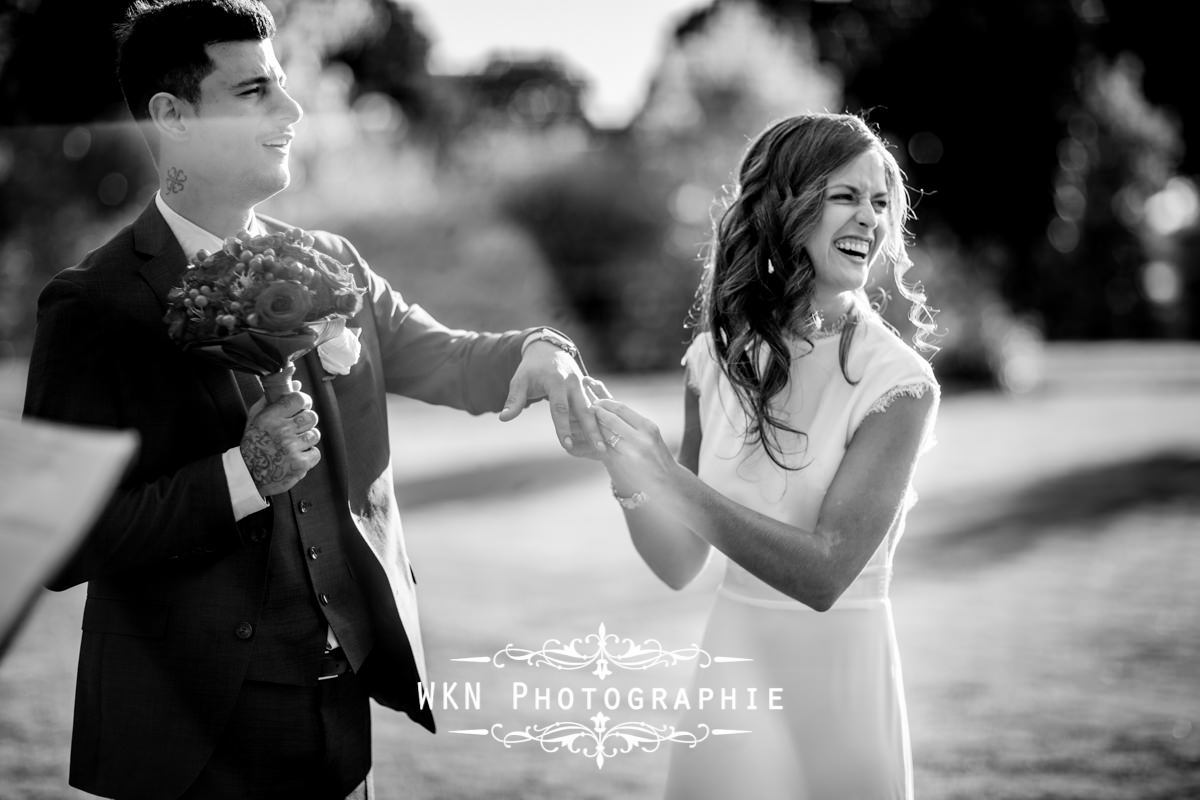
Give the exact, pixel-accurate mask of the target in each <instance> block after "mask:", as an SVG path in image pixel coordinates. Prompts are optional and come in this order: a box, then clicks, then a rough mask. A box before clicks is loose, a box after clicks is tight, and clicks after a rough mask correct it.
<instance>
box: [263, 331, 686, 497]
mask: <svg viewBox="0 0 1200 800" xmlns="http://www.w3.org/2000/svg"><path fill="white" fill-rule="evenodd" d="M291 388H292V392H291V393H289V394H286V395H284V396H283V397H282V398H280V400H279V401H278V402H276V403H273V404H271V405H267V404H266V401H265V400H264V399H260V400H259V401H258V402H256V403H255V404H254V405H253V406H252V407H251V408H250V410H249V412H248V414H247V417H248V419H247V422H246V429H245V431H244V433H243V434H242V441H241V454H242V460H243V461H245V463H246V467H247V469H248V470H249V472H250V477H251V478H252V479H253V480H254V483H255V485H256V486H257V487H258V490H259V492H260V493H261V494H262V496H263V497H269V496H271V495H274V494H280V493H283V492H286V491H288V490H290V489H291V488H292V487H293V486H295V485H296V484H297V483H299V482H300V480H301V479H302V478H303V477H304V476H305V475H306V474H307V473H308V471H309V470H310V469H312V468H313V467H315V466H316V465H317V464H318V463H319V462H320V460H321V452H320V450H318V449H317V444H318V443H319V442H320V441H321V432H320V430H319V429H318V428H317V423H318V418H317V413H316V412H315V411H313V410H312V398H310V397H309V396H308V395H307V394H305V393H303V392H302V391H300V384H299V382H297V381H293V382H292V387H291ZM542 399H545V400H547V401H548V403H549V406H550V416H551V419H552V421H553V423H554V430H555V433H556V435H557V436H558V441H559V442H560V444H561V445H562V447H563V449H564V450H566V451H567V452H568V453H570V454H571V455H574V456H578V457H582V458H591V459H596V460H600V461H603V462H604V464H605V467H606V468H607V469H608V471H609V473H610V475H611V476H612V478H613V482H614V485H617V486H618V487H619V486H620V485H637V484H639V483H641V484H645V483H647V482H650V483H657V481H658V480H661V478H662V477H664V475H665V473H666V471H667V469H668V468H669V467H670V466H671V465H674V464H675V460H674V458H673V457H672V456H671V454H670V451H669V450H668V448H667V446H666V444H665V443H664V442H663V439H662V435H661V433H660V432H659V429H658V427H657V426H656V425H655V424H654V423H653V422H651V421H650V420H648V419H646V418H645V417H643V416H641V415H640V414H638V413H637V412H636V411H634V410H633V409H631V408H629V407H628V406H626V405H624V404H623V403H619V402H617V401H616V400H613V399H612V395H611V394H610V393H609V391H608V389H607V388H606V387H605V386H604V384H603V383H602V382H601V381H598V380H596V379H595V378H591V377H588V376H585V375H583V374H582V373H581V372H580V370H579V367H578V365H577V364H576V362H575V360H574V359H573V358H571V357H570V356H569V355H568V354H567V353H565V352H563V351H562V350H560V349H559V348H557V347H555V346H553V345H551V344H547V343H545V342H534V343H533V344H531V345H530V346H529V347H528V348H526V351H525V354H524V355H523V357H522V359H521V363H520V366H518V368H517V371H516V373H515V374H514V375H513V378H512V381H511V383H510V384H509V393H508V398H507V399H506V400H505V403H504V410H503V411H501V413H500V420H501V421H508V420H512V419H515V418H516V417H518V416H519V415H520V414H521V412H522V411H523V410H524V409H525V408H526V407H527V406H528V405H530V404H532V403H534V402H537V401H538V400H542ZM639 490H640V489H639Z"/></svg>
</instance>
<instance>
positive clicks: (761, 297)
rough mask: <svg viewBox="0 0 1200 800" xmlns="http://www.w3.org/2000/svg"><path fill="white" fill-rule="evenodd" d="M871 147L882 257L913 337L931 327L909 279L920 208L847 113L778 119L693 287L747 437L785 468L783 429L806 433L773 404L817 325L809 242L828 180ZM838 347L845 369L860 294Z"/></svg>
mask: <svg viewBox="0 0 1200 800" xmlns="http://www.w3.org/2000/svg"><path fill="white" fill-rule="evenodd" d="M871 150H874V151H875V152H877V153H879V154H880V155H881V156H882V158H883V162H884V167H885V171H886V178H887V193H888V205H887V209H886V211H885V212H884V213H885V214H886V217H887V230H886V235H885V237H884V239H883V241H882V242H881V246H880V253H879V255H878V256H877V257H878V258H880V259H882V260H883V261H884V262H885V263H890V264H891V265H892V269H893V270H894V274H895V279H896V287H897V289H898V291H899V292H900V293H901V294H902V295H903V296H904V297H905V298H906V299H908V301H909V302H910V303H911V304H912V306H911V308H910V309H909V315H908V316H909V319H910V320H911V321H912V322H913V324H914V325H916V327H917V335H916V336H915V337H914V341H915V343H916V344H917V345H918V347H921V348H922V349H931V348H932V345H930V344H929V343H928V342H927V341H926V337H928V336H929V335H930V334H931V333H933V331H934V325H933V323H932V312H931V311H930V310H929V309H928V308H927V307H926V305H925V302H926V298H925V295H924V293H923V291H922V290H921V287H920V286H919V285H909V284H906V283H905V282H904V274H905V272H907V271H908V269H909V267H911V266H912V261H911V260H910V259H909V257H908V251H907V239H908V228H907V226H908V222H909V220H910V218H911V216H912V210H911V207H910V204H909V199H908V189H907V188H906V186H905V184H904V174H903V173H902V172H901V170H900V166H899V165H898V164H897V163H896V159H895V158H894V157H893V156H892V154H891V152H890V151H889V150H888V148H887V145H886V144H884V142H883V140H882V139H881V138H880V137H879V136H878V135H877V134H876V133H875V132H874V131H873V130H871V128H870V127H869V126H868V125H867V124H866V123H865V122H864V121H863V120H862V119H861V118H859V117H857V116H853V115H849V114H803V115H800V116H795V117H790V118H788V119H785V120H783V121H781V122H778V123H775V124H774V125H772V126H771V127H769V128H768V129H767V130H765V131H764V132H763V133H762V134H760V135H759V136H758V138H757V139H755V140H754V142H753V143H751V145H750V147H749V149H748V150H747V151H746V154H745V156H744V157H743V159H742V163H741V167H740V169H739V173H738V186H737V188H736V189H735V191H734V192H733V195H732V197H731V199H730V200H729V202H728V204H727V206H726V208H725V211H724V213H722V214H721V215H720V216H719V217H718V218H717V220H716V222H715V224H714V226H713V239H712V242H711V245H710V247H709V252H708V258H707V260H706V264H705V270H704V278H703V279H702V280H701V283H700V287H699V289H698V290H697V303H696V309H695V313H694V315H693V321H694V323H695V324H696V327H697V328H698V329H699V330H701V331H704V330H707V331H710V332H711V333H712V340H713V345H714V347H715V350H716V356H717V361H718V363H719V364H720V366H721V370H722V372H724V374H725V375H726V377H727V378H728V379H729V382H730V383H731V384H732V385H733V388H734V391H735V393H736V394H737V397H738V400H739V402H740V403H741V405H742V408H743V409H744V410H745V412H746V416H747V418H748V419H749V427H748V429H747V430H746V432H745V439H746V441H747V443H751V444H752V443H757V442H761V443H762V445H763V448H764V449H765V450H766V452H767V455H768V456H769V457H770V458H771V460H772V461H774V462H775V464H777V465H778V466H780V467H781V468H784V469H798V467H790V466H788V465H786V464H785V463H784V456H785V455H786V454H785V453H784V452H783V450H782V448H781V446H780V444H779V438H778V436H779V432H780V431H787V432H790V433H793V434H796V435H799V436H801V437H804V436H806V434H805V433H804V432H803V431H799V430H796V429H795V428H793V427H791V426H789V425H788V424H787V423H786V422H785V421H784V420H783V419H782V418H780V416H779V415H778V414H777V413H776V412H775V411H774V410H773V409H772V407H771V400H772V399H773V398H775V397H776V396H777V395H778V394H779V393H780V392H782V391H783V390H784V389H785V388H786V387H787V383H788V376H789V374H790V366H791V361H792V358H793V354H792V352H791V350H790V349H789V347H788V340H789V339H791V340H795V339H796V338H800V339H803V340H805V341H808V342H809V344H810V345H811V342H812V339H811V337H812V335H813V334H814V333H815V332H816V331H817V330H818V329H819V326H820V321H819V319H818V318H817V316H816V315H815V314H814V311H813V308H812V299H813V292H814V285H815V275H814V270H813V263H812V259H811V258H810V257H809V255H808V253H807V252H806V251H805V249H804V244H805V242H807V241H808V239H809V237H810V236H811V235H812V233H813V231H814V230H815V229H816V227H817V224H818V223H819V222H820V219H821V214H822V212H823V209H824V203H825V189H826V183H827V181H828V179H829V176H830V175H831V174H832V173H833V172H835V171H837V170H838V169H840V168H842V167H843V166H845V165H846V164H848V163H849V162H851V161H853V160H854V159H855V158H857V157H858V156H860V155H862V154H863V153H865V152H868V151H871ZM860 300H861V302H860V303H858V304H857V309H856V310H855V311H852V312H851V314H850V316H849V318H848V320H847V324H846V326H845V328H844V329H843V331H842V334H841V341H840V343H839V351H838V354H839V361H840V364H841V368H842V375H843V377H844V378H845V379H846V380H847V381H850V382H851V383H855V382H856V381H855V380H853V379H851V378H850V376H849V375H848V374H847V372H846V364H847V357H848V353H849V347H850V342H851V340H852V338H853V335H854V330H855V325H856V323H857V322H858V320H859V315H860V314H861V313H864V310H865V309H866V307H867V304H866V298H865V296H863V297H862V298H860Z"/></svg>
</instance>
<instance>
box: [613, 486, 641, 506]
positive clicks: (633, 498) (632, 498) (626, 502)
mask: <svg viewBox="0 0 1200 800" xmlns="http://www.w3.org/2000/svg"><path fill="white" fill-rule="evenodd" d="M612 496H613V497H615V498H617V502H618V503H620V504H621V508H624V509H633V508H637V507H638V506H641V505H645V504H646V502H647V501H648V500H649V499H650V498H649V497H648V496H647V495H646V493H645V492H634V493H633V494H631V495H628V496H626V495H623V494H621V493H620V492H618V491H617V487H616V486H615V485H614V486H613V487H612Z"/></svg>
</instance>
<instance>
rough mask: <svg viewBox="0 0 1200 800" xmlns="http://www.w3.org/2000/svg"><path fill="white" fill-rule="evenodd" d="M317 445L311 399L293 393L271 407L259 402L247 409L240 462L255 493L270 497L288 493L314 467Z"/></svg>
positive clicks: (317, 438) (315, 418)
mask: <svg viewBox="0 0 1200 800" xmlns="http://www.w3.org/2000/svg"><path fill="white" fill-rule="evenodd" d="M293 386H299V384H296V383H293ZM319 441H321V432H320V431H319V430H317V412H315V411H313V410H312V398H310V397H309V396H308V395H306V394H304V393H303V392H298V391H293V392H290V393H288V394H285V395H284V396H283V397H281V398H279V400H278V401H277V402H275V403H272V404H271V405H267V404H266V400H265V399H264V400H259V401H258V402H257V403H255V404H254V406H253V407H252V408H251V409H250V412H249V419H248V420H247V421H246V431H245V433H243V434H242V444H241V450H242V460H243V461H245V462H246V468H247V469H249V470H250V477H251V478H252V479H253V480H254V484H255V486H257V487H258V491H259V492H260V493H261V494H262V496H263V497H270V496H271V495H273V494H281V493H283V492H286V491H288V490H289V489H291V488H292V487H293V486H295V485H296V484H297V483H299V482H300V479H301V478H303V477H304V476H305V475H307V474H308V471H309V470H310V469H312V468H313V467H315V466H316V465H317V463H318V462H319V461H320V460H321V451H320V450H317V442H319Z"/></svg>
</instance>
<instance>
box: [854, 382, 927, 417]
mask: <svg viewBox="0 0 1200 800" xmlns="http://www.w3.org/2000/svg"><path fill="white" fill-rule="evenodd" d="M932 388H933V386H932V385H930V384H929V383H928V382H927V381H918V382H916V383H902V384H900V385H899V386H893V387H892V388H891V389H888V390H887V391H886V392H884V393H883V396H882V397H880V398H879V399H878V400H876V401H875V402H874V403H872V404H871V407H870V408H868V409H867V413H866V414H863V418H864V419H865V418H866V417H869V416H871V415H872V414H875V413H878V412H881V411H887V410H888V407H889V406H891V404H892V402H893V401H894V400H895V399H896V398H897V397H915V398H917V399H918V400H919V399H920V398H922V397H924V396H925V393H926V392H928V391H929V390H930V389H932Z"/></svg>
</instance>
